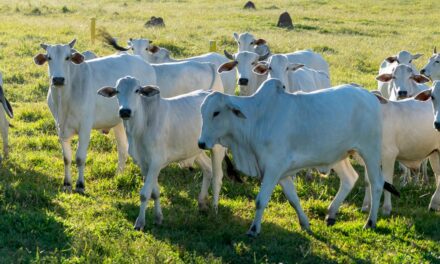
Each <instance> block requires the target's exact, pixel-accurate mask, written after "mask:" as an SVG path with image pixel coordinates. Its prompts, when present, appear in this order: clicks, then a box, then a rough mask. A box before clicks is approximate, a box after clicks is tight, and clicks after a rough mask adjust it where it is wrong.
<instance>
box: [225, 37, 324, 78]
mask: <svg viewBox="0 0 440 264" xmlns="http://www.w3.org/2000/svg"><path fill="white" fill-rule="evenodd" d="M234 38H235V41H237V44H238V53H240V52H242V51H249V52H255V53H257V54H258V55H260V56H271V55H272V54H271V52H270V49H269V47H268V46H267V43H266V40H264V39H255V37H254V36H253V35H252V34H250V33H248V32H246V33H242V34H240V35H238V34H237V33H234ZM225 55H226V57H228V58H229V59H230V60H233V58H232V56H231V55H229V53H227V52H225ZM284 55H286V56H287V57H288V59H289V62H292V63H301V64H304V65H306V66H307V67H309V68H312V69H315V70H318V71H323V72H325V73H327V74H328V75H329V67H328V63H327V62H326V61H325V60H324V58H323V57H322V56H321V55H320V54H318V53H315V52H313V51H311V50H309V49H307V50H299V51H295V52H292V53H286V54H284Z"/></svg>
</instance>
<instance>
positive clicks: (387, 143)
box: [362, 85, 440, 215]
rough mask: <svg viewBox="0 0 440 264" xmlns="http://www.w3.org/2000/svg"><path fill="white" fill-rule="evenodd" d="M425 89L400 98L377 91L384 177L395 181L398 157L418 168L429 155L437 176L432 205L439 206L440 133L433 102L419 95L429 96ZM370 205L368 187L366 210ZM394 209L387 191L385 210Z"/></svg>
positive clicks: (439, 207) (432, 206) (385, 213)
mask: <svg viewBox="0 0 440 264" xmlns="http://www.w3.org/2000/svg"><path fill="white" fill-rule="evenodd" d="M439 88H440V85H439ZM427 91H430V90H427ZM426 93H427V92H426V91H425V92H422V93H421V94H418V95H417V96H416V97H415V98H407V99H404V100H399V101H391V100H388V99H386V98H384V97H382V96H380V95H377V94H376V96H377V97H378V99H379V101H380V102H381V104H382V105H381V106H382V107H381V108H382V128H383V132H382V173H383V175H384V179H385V181H386V182H389V183H392V182H393V174H394V163H395V161H396V160H397V161H399V162H400V163H401V164H404V165H405V166H406V167H407V168H410V169H418V168H420V165H421V163H422V162H423V161H424V160H426V158H429V161H430V163H431V167H432V170H433V171H434V173H435V175H436V178H437V181H436V182H437V190H436V192H435V193H434V195H433V196H432V199H431V203H430V204H429V208H430V209H432V210H440V182H439V181H438V179H439V177H440V156H439V154H440V134H439V133H437V132H436V131H435V130H434V129H433V125H432V124H433V123H434V113H433V111H432V106H431V102H423V101H420V100H419V99H418V98H417V97H420V98H423V99H429V98H430V95H427V94H426ZM433 102H434V101H433ZM369 205H370V193H369V189H368V188H366V192H365V198H364V202H363V206H362V209H363V210H367V209H368V207H369ZM391 210H392V205H391V195H390V193H389V192H385V193H384V204H383V208H382V212H383V214H384V215H389V214H390V213H391Z"/></svg>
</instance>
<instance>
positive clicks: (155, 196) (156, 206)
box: [151, 180, 163, 225]
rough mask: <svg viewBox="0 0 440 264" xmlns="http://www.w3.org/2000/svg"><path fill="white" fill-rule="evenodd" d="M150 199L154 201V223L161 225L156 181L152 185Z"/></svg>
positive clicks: (158, 192) (158, 191) (161, 216)
mask: <svg viewBox="0 0 440 264" xmlns="http://www.w3.org/2000/svg"><path fill="white" fill-rule="evenodd" d="M151 198H152V199H153V200H154V223H155V224H156V225H161V224H162V220H163V214H162V208H161V206H160V189H159V184H158V182H157V180H156V183H155V184H154V188H153V192H152V193H151Z"/></svg>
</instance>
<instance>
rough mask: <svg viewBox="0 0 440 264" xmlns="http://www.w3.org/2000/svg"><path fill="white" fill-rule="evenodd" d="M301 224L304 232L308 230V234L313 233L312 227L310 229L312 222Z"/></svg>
mask: <svg viewBox="0 0 440 264" xmlns="http://www.w3.org/2000/svg"><path fill="white" fill-rule="evenodd" d="M300 226H301V230H303V231H304V232H307V233H308V234H312V229H310V224H304V225H302V224H300Z"/></svg>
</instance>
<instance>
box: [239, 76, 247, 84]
mask: <svg viewBox="0 0 440 264" xmlns="http://www.w3.org/2000/svg"><path fill="white" fill-rule="evenodd" d="M248 83H249V79H247V78H240V79H238V85H247V84H248Z"/></svg>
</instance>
